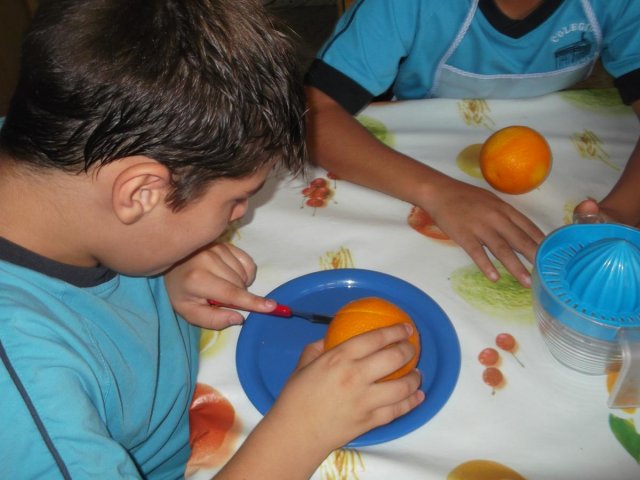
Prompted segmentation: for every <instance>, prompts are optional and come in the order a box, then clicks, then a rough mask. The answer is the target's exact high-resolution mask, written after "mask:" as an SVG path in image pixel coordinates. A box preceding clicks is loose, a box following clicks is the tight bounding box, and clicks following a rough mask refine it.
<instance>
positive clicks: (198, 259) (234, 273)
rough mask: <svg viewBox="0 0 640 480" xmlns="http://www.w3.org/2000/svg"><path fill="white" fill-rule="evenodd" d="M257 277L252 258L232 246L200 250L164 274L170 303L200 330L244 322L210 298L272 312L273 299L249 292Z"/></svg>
mask: <svg viewBox="0 0 640 480" xmlns="http://www.w3.org/2000/svg"><path fill="white" fill-rule="evenodd" d="M255 277H256V264H255V263H254V261H253V259H252V258H251V257H250V256H249V255H248V254H247V253H246V252H245V251H244V250H241V249H240V248H238V247H235V246H233V245H231V244H230V243H219V244H213V245H212V246H210V247H208V248H206V249H203V250H200V251H199V252H198V253H196V254H194V255H192V256H191V257H189V258H187V259H186V260H184V261H183V262H181V263H179V264H178V265H176V266H174V267H173V268H172V269H171V270H169V271H168V272H167V273H165V285H166V288H167V292H168V293H169V298H170V299H171V304H172V305H173V308H174V309H175V311H176V312H178V313H179V314H180V315H181V316H182V317H183V318H184V319H185V320H187V321H188V322H189V323H192V324H194V325H198V326H200V327H204V328H209V329H214V330H221V329H223V328H226V327H228V326H229V325H238V324H241V323H242V322H243V321H244V317H243V316H242V314H240V313H238V312H236V311H234V310H230V309H226V308H216V307H212V306H210V305H209V303H208V302H207V300H208V299H215V300H216V301H217V302H220V303H223V304H233V305H237V306H238V307H239V308H242V309H246V310H250V311H256V312H270V311H271V310H273V309H274V308H275V306H276V303H275V302H274V301H273V300H267V299H265V298H263V297H260V296H257V295H254V294H252V293H250V292H248V291H247V287H248V286H249V285H251V284H252V283H253V281H254V280H255Z"/></svg>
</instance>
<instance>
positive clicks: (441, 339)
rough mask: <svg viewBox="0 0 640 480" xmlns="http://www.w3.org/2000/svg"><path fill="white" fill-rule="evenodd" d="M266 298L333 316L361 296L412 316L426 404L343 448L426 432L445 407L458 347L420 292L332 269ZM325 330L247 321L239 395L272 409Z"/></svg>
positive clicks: (375, 276)
mask: <svg viewBox="0 0 640 480" xmlns="http://www.w3.org/2000/svg"><path fill="white" fill-rule="evenodd" d="M267 297H269V298H272V299H274V300H276V301H278V303H281V304H284V305H288V306H290V307H291V308H292V309H294V310H295V309H298V310H304V311H308V312H315V313H321V314H327V315H334V314H335V312H337V311H338V309H340V307H342V306H343V305H344V304H345V303H348V302H350V301H352V300H355V299H357V298H362V297H381V298H385V299H387V300H389V301H391V302H393V303H395V304H396V305H398V306H399V307H400V308H402V309H403V310H404V311H406V312H407V314H409V316H411V318H412V319H413V321H414V322H415V324H416V326H417V327H418V330H419V332H420V341H421V355H420V360H419V362H418V368H419V369H420V371H421V372H422V386H421V388H422V390H423V391H424V392H425V394H426V399H425V401H424V402H423V403H422V404H421V405H419V406H418V407H417V408H415V409H414V410H412V411H411V412H409V413H408V414H406V415H404V416H402V417H400V418H397V419H396V420H394V421H393V422H391V423H389V424H387V425H383V426H381V427H378V428H375V429H373V430H370V431H369V432H367V433H365V434H363V435H361V436H360V437H358V438H356V439H355V440H353V441H352V442H350V443H349V444H348V446H350V447H360V446H365V445H374V444H377V443H382V442H387V441H389V440H393V439H395V438H398V437H401V436H403V435H405V434H407V433H409V432H411V431H413V430H415V429H416V428H418V427H420V426H422V425H424V424H425V423H426V422H428V421H429V420H430V419H431V418H433V416H434V415H436V413H438V411H440V409H441V408H442V407H443V406H444V404H445V403H446V402H447V400H448V399H449V396H450V395H451V393H452V392H453V389H454V387H455V385H456V382H457V380H458V374H459V372H460V344H459V342H458V337H457V335H456V332H455V330H454V328H453V325H452V324H451V321H450V320H449V318H448V317H447V315H446V314H445V313H444V311H443V310H442V309H441V308H440V306H439V305H438V304H437V303H436V302H434V301H433V299H431V297H429V296H428V295H427V294H426V293H424V292H423V291H422V290H420V289H418V288H416V287H414V286H413V285H411V284H410V283H407V282H405V281H404V280H400V279H399V278H396V277H393V276H391V275H387V274H384V273H379V272H374V271H369V270H359V269H337V270H325V271H321V272H315V273H311V274H308V275H304V276H302V277H298V278H296V279H293V280H291V281H289V282H287V283H285V284H284V285H282V286H280V287H278V288H276V289H275V290H273V291H272V292H271V293H270V294H269V295H267ZM326 329H327V327H326V325H318V324H313V323H310V322H308V321H306V320H304V319H300V318H279V317H273V316H269V315H264V314H259V313H252V314H250V315H249V316H248V317H247V319H246V321H245V323H244V326H243V327H242V330H241V331H240V337H239V338H238V345H237V350H236V366H237V369H238V376H239V378H240V383H241V385H242V388H243V389H244V391H245V392H246V394H247V396H248V397H249V399H250V400H251V402H252V403H253V405H254V406H255V407H256V408H257V409H258V410H259V411H260V413H262V414H263V415H264V414H265V413H266V412H267V411H268V410H269V408H271V405H273V403H274V401H275V399H276V397H277V396H278V394H279V393H280V390H281V389H282V387H283V386H284V384H285V382H286V381H287V379H288V378H289V375H290V374H291V372H292V371H293V370H294V368H295V366H296V363H297V361H298V357H299V356H300V353H301V352H302V349H303V348H304V346H305V345H307V344H308V343H311V342H313V341H315V340H318V339H319V338H322V337H323V336H324V334H325V331H326Z"/></svg>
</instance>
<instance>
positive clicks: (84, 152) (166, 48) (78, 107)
mask: <svg viewBox="0 0 640 480" xmlns="http://www.w3.org/2000/svg"><path fill="white" fill-rule="evenodd" d="M304 108H305V106H304V93H303V90H302V86H301V82H300V78H299V75H298V72H297V62H296V59H295V55H294V52H293V49H292V46H291V44H290V42H289V41H288V40H287V38H285V37H284V35H283V34H281V33H280V32H279V30H278V29H276V28H275V27H274V26H273V24H272V21H271V19H270V18H269V17H268V15H267V13H266V12H265V11H264V7H263V5H262V2H259V1H257V0H182V1H180V0H44V1H42V2H41V5H40V9H39V11H38V12H37V14H36V17H35V18H34V21H33V24H32V26H31V27H30V30H29V32H28V33H27V35H26V37H25V41H24V45H23V56H22V67H21V73H20V77H19V81H18V86H17V89H16V91H15V94H14V96H13V98H12V101H11V105H10V108H9V112H8V114H7V118H6V120H5V123H4V125H3V128H2V130H1V131H0V151H2V152H4V153H6V154H9V155H11V156H12V157H14V158H15V159H16V161H20V162H28V163H29V164H30V165H31V166H32V167H33V168H59V169H65V170H67V171H70V172H82V171H86V170H87V169H89V168H90V167H92V166H93V165H103V164H106V163H108V162H111V161H114V160H117V159H119V158H123V157H126V156H132V155H144V156H148V157H150V158H153V159H155V160H156V161H158V162H160V163H162V164H164V165H166V166H167V168H168V169H169V170H170V171H171V172H172V182H173V192H172V194H171V195H170V196H169V203H170V205H171V206H172V207H173V208H174V209H179V208H182V207H183V206H185V204H186V203H188V202H189V201H191V200H193V199H195V198H197V196H198V195H199V194H200V193H202V191H203V190H204V187H205V186H206V184H207V183H209V182H210V181H212V180H215V179H217V178H221V177H230V178H241V177H244V176H246V175H249V174H251V173H253V172H254V171H256V170H257V169H258V168H259V167H261V166H263V165H265V164H266V163H267V162H270V161H272V160H277V161H279V162H280V164H281V165H284V166H285V167H286V168H288V169H289V170H290V171H292V172H293V173H300V172H302V171H303V170H304V166H305V163H306V161H307V155H306V149H305V145H304V134H305V132H304V119H303V115H304Z"/></svg>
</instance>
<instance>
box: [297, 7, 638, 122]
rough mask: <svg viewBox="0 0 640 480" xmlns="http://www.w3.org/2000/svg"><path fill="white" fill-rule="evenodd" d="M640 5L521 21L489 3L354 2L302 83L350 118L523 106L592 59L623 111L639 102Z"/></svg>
mask: <svg viewBox="0 0 640 480" xmlns="http://www.w3.org/2000/svg"><path fill="white" fill-rule="evenodd" d="M639 25H640V2H638V1H637V0H546V1H545V2H543V3H542V4H541V5H540V7H538V8H537V9H536V10H535V11H534V12H532V13H531V14H530V15H528V16H527V17H526V18H525V19H522V20H512V19H509V18H508V17H506V16H505V15H504V14H503V13H502V12H501V11H500V10H499V9H498V8H497V7H496V5H495V4H494V3H493V1H492V0H480V1H478V0H448V1H440V0H402V1H399V0H358V1H357V2H356V3H355V4H354V5H353V6H352V7H351V8H350V9H349V10H348V11H347V12H346V13H345V14H344V15H343V16H342V17H341V18H340V19H339V21H338V23H337V25H336V27H335V30H334V33H333V35H332V36H331V37H330V38H329V40H328V41H327V42H326V43H325V45H324V46H323V48H322V49H321V50H320V51H319V53H318V56H317V59H316V60H315V61H314V63H313V64H312V66H311V68H310V70H309V72H308V74H307V80H306V81H307V83H308V84H310V85H313V86H315V87H317V88H319V89H320V90H322V91H324V92H325V93H327V94H328V95H329V96H331V97H332V98H334V99H335V100H336V101H338V103H340V104H342V105H343V106H344V107H345V108H347V110H349V111H351V112H352V113H355V112H356V111H358V110H359V109H360V108H362V107H363V106H365V105H366V104H367V103H368V102H369V101H370V100H371V99H372V98H374V97H376V96H379V95H381V94H383V93H385V92H388V91H390V90H391V91H392V94H393V96H394V97H395V98H397V99H418V98H430V97H450V98H469V97H475V98H522V97H526V96H536V95H542V94H545V93H550V92H553V91H557V90H560V89H563V88H568V87H570V86H571V85H572V84H574V83H576V82H577V81H580V80H582V79H583V78H585V77H586V76H587V75H588V74H589V73H590V71H591V68H592V67H593V65H594V62H595V61H596V60H597V59H598V58H600V59H601V60H602V63H603V65H604V67H605V68H606V70H607V71H608V72H609V73H610V74H611V75H612V76H613V77H614V79H615V82H616V86H617V87H618V88H619V90H620V92H621V94H622V97H623V99H624V100H625V102H627V103H630V102H633V101H635V100H637V99H638V98H640V28H639V27H638V26H639Z"/></svg>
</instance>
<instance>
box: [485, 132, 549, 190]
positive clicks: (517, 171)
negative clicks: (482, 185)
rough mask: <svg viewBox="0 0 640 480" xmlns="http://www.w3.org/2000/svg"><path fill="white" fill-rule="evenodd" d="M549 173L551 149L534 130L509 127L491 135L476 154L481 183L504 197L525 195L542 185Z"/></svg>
mask: <svg viewBox="0 0 640 480" xmlns="http://www.w3.org/2000/svg"><path fill="white" fill-rule="evenodd" d="M550 170H551V149H550V148H549V144H548V143H547V141H546V140H545V138H544V137H543V136H542V135H541V134H540V133H538V132H536V131H535V130H533V129H532V128H529V127H524V126H521V125H513V126H510V127H506V128H503V129H501V130H498V131H497V132H495V133H493V134H492V135H491V136H490V137H489V138H487V140H486V141H485V142H484V144H483V145H482V149H481V150H480V171H481V172H482V176H483V177H484V178H485V180H486V181H487V182H488V183H489V185H491V186H492V187H493V188H495V189H496V190H499V191H500V192H504V193H511V194H520V193H526V192H529V191H531V190H533V189H534V188H536V187H538V186H539V185H541V184H542V182H544V181H545V179H546V178H547V175H548V174H549V171H550Z"/></svg>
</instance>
